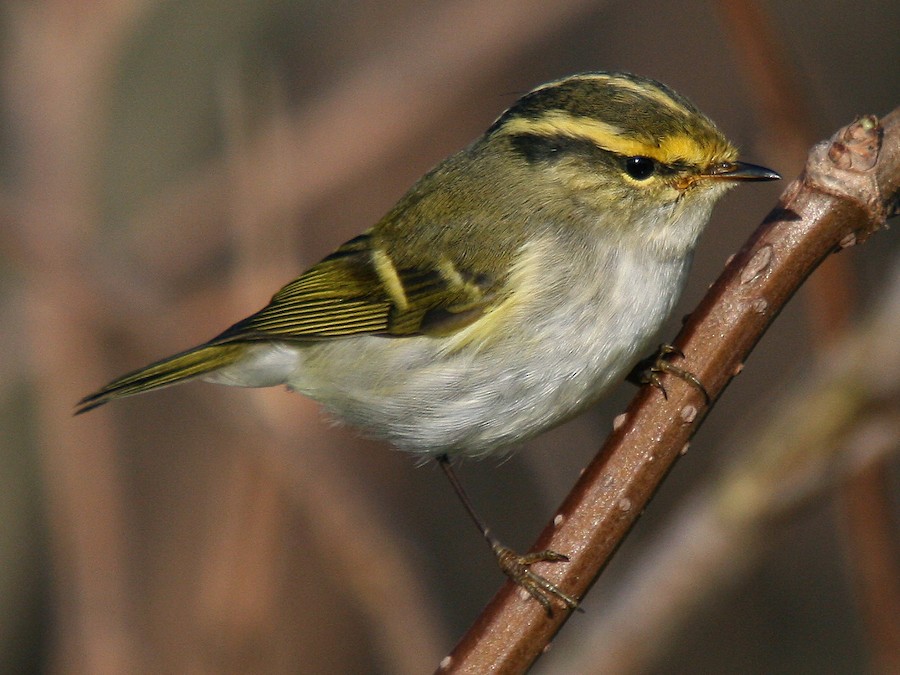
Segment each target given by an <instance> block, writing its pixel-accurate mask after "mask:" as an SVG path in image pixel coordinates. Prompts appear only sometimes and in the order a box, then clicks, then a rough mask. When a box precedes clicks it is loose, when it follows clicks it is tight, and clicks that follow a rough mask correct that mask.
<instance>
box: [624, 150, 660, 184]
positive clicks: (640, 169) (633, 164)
mask: <svg viewBox="0 0 900 675" xmlns="http://www.w3.org/2000/svg"><path fill="white" fill-rule="evenodd" d="M654 171H656V162H655V161H654V160H652V159H650V158H649V157H641V156H640V155H638V156H636V157H629V158H627V159H626V160H625V173H627V174H628V175H629V176H631V177H632V178H634V179H635V180H647V179H648V178H650V176H652V175H653V172H654Z"/></svg>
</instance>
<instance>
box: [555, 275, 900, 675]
mask: <svg viewBox="0 0 900 675" xmlns="http://www.w3.org/2000/svg"><path fill="white" fill-rule="evenodd" d="M898 262H900V261H898ZM886 290H887V292H886V293H885V294H883V295H882V297H881V298H880V302H879V305H878V308H877V311H876V312H874V314H873V316H872V317H871V318H870V319H868V320H866V321H865V322H863V323H862V324H861V325H859V326H857V327H856V328H855V329H854V330H852V331H850V332H849V333H848V334H845V335H844V336H843V338H842V339H841V340H840V342H839V343H837V344H835V345H834V347H833V349H832V350H831V351H830V353H829V355H826V356H823V357H822V358H820V359H818V360H817V361H816V363H815V364H814V365H813V366H812V367H810V368H807V369H804V371H803V374H802V376H801V377H800V378H798V380H797V381H796V382H793V383H792V384H791V388H790V390H788V391H787V392H785V393H783V394H782V395H780V396H778V398H777V399H775V400H773V401H770V402H769V405H768V406H767V407H766V419H765V420H764V423H763V425H762V426H761V428H759V429H758V430H755V431H754V433H753V438H749V439H748V438H747V437H746V434H745V433H741V435H740V436H739V435H738V434H737V433H735V434H731V435H730V437H729V438H725V439H723V442H722V443H721V445H723V446H725V447H729V448H730V452H729V457H730V460H729V466H728V467H727V468H726V469H725V470H724V471H723V472H719V473H718V474H717V475H716V476H715V477H713V478H712V480H711V481H710V482H708V483H706V484H704V485H703V486H701V487H699V488H697V489H695V490H693V491H692V494H691V496H690V498H689V499H687V500H686V502H685V503H684V504H683V505H681V506H680V507H679V509H678V510H677V511H676V513H675V514H674V515H673V517H671V518H670V519H669V522H668V523H667V524H666V526H665V528H664V530H663V532H662V533H661V534H660V536H658V537H656V538H654V540H653V542H652V543H651V544H650V545H649V546H646V547H644V549H643V550H642V551H641V553H640V555H639V556H638V558H637V559H636V560H635V561H634V562H633V564H632V565H630V566H629V569H628V572H627V573H626V574H627V577H626V578H624V579H620V580H619V583H617V584H616V587H615V589H613V590H612V591H611V593H610V597H609V598H607V599H606V600H605V602H604V603H603V609H602V612H599V613H595V615H594V616H592V617H591V619H592V621H591V625H589V626H588V627H587V630H586V631H582V633H581V635H580V638H579V640H578V647H577V648H576V649H575V650H573V651H574V653H567V654H566V655H565V656H564V657H563V659H562V660H563V661H564V663H562V664H561V663H559V662H556V663H554V671H556V672H565V673H591V672H603V673H604V675H624V674H626V673H638V672H647V671H648V670H650V669H651V668H653V667H654V665H655V664H656V661H657V660H658V659H659V658H660V657H661V656H663V655H664V654H666V653H667V651H668V650H669V649H670V648H671V647H672V644H673V639H674V637H675V636H677V635H679V634H680V631H681V630H683V627H684V626H685V625H686V624H689V623H690V622H691V620H692V619H693V618H694V617H695V615H696V614H698V613H700V612H701V611H702V610H703V609H705V608H706V607H707V606H708V605H709V604H710V601H711V600H712V599H713V598H715V597H721V596H722V594H723V592H724V591H727V589H730V588H733V587H734V586H735V585H736V584H737V583H738V582H739V581H740V580H742V579H745V578H746V576H747V574H748V572H749V571H750V570H751V569H753V568H754V566H755V565H756V564H757V563H758V562H759V560H760V559H761V558H762V557H763V556H765V555H766V554H767V553H769V552H771V551H772V550H773V549H774V548H776V547H777V546H778V542H779V539H781V538H783V537H781V538H780V537H779V536H777V535H778V529H779V528H777V527H773V525H774V524H777V523H784V522H790V521H791V520H792V519H793V517H794V516H795V515H796V514H797V513H798V512H799V511H800V510H801V509H802V508H803V507H804V506H806V505H808V504H809V502H810V501H812V500H813V499H816V498H819V497H821V496H823V495H830V494H832V493H833V491H834V489H835V487H837V486H839V485H841V484H842V483H844V482H845V481H846V480H847V479H848V478H852V477H854V476H856V475H861V474H865V473H869V472H870V471H872V470H873V468H875V467H878V466H881V465H882V464H883V463H885V462H886V461H887V460H888V459H889V458H890V457H891V456H892V454H893V455H896V453H897V452H898V450H900V448H898V441H900V406H898V404H897V403H896V402H897V401H898V399H900V352H898V350H897V348H896V339H897V317H898V316H900V266H898V267H897V268H896V269H895V274H894V279H893V280H892V282H891V283H890V284H889V286H888V287H887V289H886ZM742 426H746V425H742ZM881 475H882V476H884V473H883V472H881ZM874 520H875V521H876V523H880V522H881V521H880V520H879V519H874ZM881 534H882V538H881V540H880V541H881V544H882V547H883V548H884V549H886V550H890V546H889V545H886V544H885V543H884V542H885V540H886V539H889V533H888V532H886V531H882V532H881ZM773 535H775V536H773ZM876 553H881V555H882V559H884V558H887V556H884V555H883V553H882V552H881V551H876ZM894 559H896V558H894ZM888 567H889V566H888ZM859 582H860V583H864V584H872V585H876V584H877V586H878V591H879V593H880V594H881V596H882V597H883V598H884V601H883V602H882V603H881V604H880V606H879V609H880V611H882V612H886V611H888V609H889V607H890V606H891V604H890V603H891V598H892V596H893V595H894V594H895V592H896V586H897V584H898V582H900V579H898V578H897V576H896V574H893V575H892V574H891V573H890V570H889V569H886V568H885V567H884V566H882V568H881V574H877V575H871V576H870V577H865V578H861V579H859ZM888 616H889V615H887V614H886V615H885V617H884V618H885V619H887V618H888ZM891 618H893V619H894V625H896V615H893V616H892V617H891ZM877 624H878V625H885V622H884V621H879V622H877ZM649 636H652V639H648V637H649ZM889 637H890V636H889V634H884V635H881V636H879V639H878V640H877V641H876V642H877V644H880V645H890V644H891V642H890V639H889ZM893 653H894V654H895V655H900V649H897V648H895V649H894V650H893ZM884 656H885V657H887V656H888V654H887V653H885V654H884ZM882 663H884V664H885V667H883V668H881V669H880V670H878V671H877V672H886V673H887V672H896V671H897V668H896V667H893V668H891V667H889V665H888V664H889V662H888V661H887V658H885V659H883V660H882Z"/></svg>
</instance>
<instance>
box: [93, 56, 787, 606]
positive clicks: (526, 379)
mask: <svg viewBox="0 0 900 675" xmlns="http://www.w3.org/2000/svg"><path fill="white" fill-rule="evenodd" d="M778 178H780V176H779V175H778V174H777V173H776V172H774V171H772V170H770V169H767V168H765V167H761V166H757V165H753V164H748V163H745V162H742V161H738V152H737V150H736V148H735V146H734V145H733V144H732V143H731V142H729V141H728V140H727V138H726V137H725V136H724V134H723V133H722V132H721V131H720V130H719V129H718V127H717V126H716V125H715V124H714V123H713V122H712V121H711V120H710V119H709V118H708V117H707V116H706V115H704V114H703V113H702V112H700V110H699V109H697V108H696V107H695V106H694V105H693V104H692V103H691V102H690V101H688V100H687V99H686V98H684V97H682V96H681V95H679V94H677V93H675V92H674V91H672V90H671V89H669V88H668V87H667V86H665V85H663V84H662V83H660V82H657V81H655V80H652V79H649V78H645V77H640V76H637V75H633V74H630V73H624V72H604V71H595V72H585V73H579V74H575V75H570V76H567V77H563V78H560V79H557V80H554V81H551V82H548V83H546V84H543V85H541V86H539V87H537V88H535V89H533V90H532V91H530V92H528V93H526V94H525V95H524V96H522V97H521V98H519V99H518V100H517V101H516V102H515V103H513V105H512V106H511V107H509V108H508V109H507V110H505V111H504V112H503V113H502V114H501V115H500V116H499V117H498V118H497V119H496V120H495V121H494V122H493V123H492V124H491V125H490V126H489V128H488V129H487V130H486V131H485V132H484V134H483V135H482V136H480V137H479V138H478V139H476V140H475V141H474V142H473V143H471V144H470V145H468V146H467V147H466V148H464V149H463V150H461V151H459V152H457V153H456V154H453V155H451V156H450V157H448V158H446V159H445V160H443V161H442V162H440V163H439V164H437V166H435V167H434V168H433V169H432V170H431V171H429V172H428V173H426V174H425V175H424V176H423V177H422V178H421V179H419V180H418V181H417V182H416V183H415V184H414V185H413V186H412V187H411V188H410V189H409V191H408V192H407V193H406V194H405V195H404V196H402V197H401V198H400V199H399V201H398V202H397V203H396V205H395V206H394V207H393V208H391V209H390V210H389V211H388V212H387V214H386V215H385V216H384V217H383V218H381V220H379V221H378V222H376V223H375V224H374V225H373V226H372V227H370V228H369V229H367V230H365V231H364V232H363V233H362V234H360V235H358V236H356V237H354V238H352V239H350V240H349V241H347V242H346V243H344V244H343V245H341V246H340V247H338V248H337V249H336V250H335V251H334V252H333V253H331V254H330V255H328V256H326V257H325V258H324V259H322V260H321V261H320V262H319V263H317V264H315V265H313V266H312V267H311V268H309V269H308V270H306V271H305V272H303V273H302V274H301V275H300V276H299V277H297V278H296V279H294V280H293V281H290V282H289V283H287V285H285V286H284V287H283V288H281V290H279V291H278V292H277V293H275V295H274V296H273V297H272V298H271V300H270V301H269V303H268V304H267V305H265V306H264V307H263V308H262V309H260V310H259V311H257V312H255V313H253V314H251V315H250V316H248V317H247V318H245V319H242V320H240V321H238V322H237V323H235V324H234V325H232V326H231V327H229V328H226V329H225V330H224V331H223V332H221V333H220V334H219V335H217V336H215V337H214V338H212V339H211V340H209V341H208V342H205V343H203V344H201V345H199V346H195V347H192V348H190V349H187V350H186V351H183V352H180V353H178V354H175V355H173V356H169V357H167V358H164V359H162V360H160V361H157V362H155V363H152V364H150V365H148V366H146V367H143V368H140V369H138V370H135V371H133V372H131V373H128V374H126V375H123V376H122V377H119V378H117V379H115V380H113V381H112V382H110V383H109V384H107V385H106V386H104V387H102V388H100V389H99V390H97V391H95V392H94V393H92V394H90V395H88V396H86V397H84V398H83V399H82V400H81V401H79V403H78V404H77V407H76V414H81V413H84V412H87V411H89V410H92V409H94V408H96V407H98V406H101V405H103V404H105V403H107V402H109V401H112V400H113V399H118V398H122V397H126V396H132V395H135V394H141V393H145V392H148V391H151V390H155V389H159V388H162V387H166V386H169V385H174V384H177V383H181V382H185V381H188V380H194V379H201V380H205V381H207V382H213V383H218V384H224V385H232V386H240V387H270V386H276V385H286V386H287V387H288V388H289V389H290V390H292V391H296V392H299V393H301V394H304V395H306V396H308V397H310V398H312V399H314V400H316V401H318V402H319V403H320V404H321V405H322V406H323V407H324V409H325V410H326V411H327V412H328V414H329V415H331V416H333V417H334V418H336V419H337V420H339V421H341V422H344V423H346V424H348V425H351V426H353V427H356V428H358V429H360V430H361V431H362V432H363V433H365V434H367V435H369V436H372V437H375V438H378V439H382V440H384V441H386V442H388V443H389V444H391V445H392V446H394V447H396V448H398V449H400V450H404V451H407V452H410V453H413V454H415V455H417V456H419V457H425V458H435V459H437V460H438V462H439V463H440V465H441V466H442V468H443V469H444V471H445V473H446V474H447V476H448V478H449V479H450V482H451V484H452V485H453V487H454V489H455V490H456V492H457V494H459V496H460V498H461V499H462V500H463V504H464V506H465V508H466V509H467V511H468V512H469V515H470V516H471V517H472V518H473V520H474V521H475V523H476V525H477V526H478V528H479V530H480V531H481V534H482V535H483V536H484V538H485V539H486V540H487V542H488V544H489V545H490V546H491V549H492V550H493V551H494V554H495V555H496V557H497V560H498V563H499V565H500V568H501V570H502V571H503V572H504V573H505V574H506V575H507V576H508V577H509V578H510V579H512V580H513V581H514V582H515V583H517V584H519V585H520V586H522V587H523V588H525V589H526V590H527V591H528V593H529V594H530V595H531V596H532V597H533V598H534V599H535V600H537V601H538V602H540V604H541V605H543V607H544V608H545V609H546V610H547V611H548V612H550V611H551V607H552V603H553V602H561V603H562V604H563V605H564V606H565V607H568V608H575V607H577V604H578V601H577V599H576V598H573V597H571V596H569V595H567V594H566V593H564V592H563V591H562V590H561V589H559V588H558V587H557V586H556V585H554V584H552V583H550V582H549V581H548V580H546V579H545V578H544V577H542V576H540V575H538V574H537V573H535V572H533V571H532V570H531V569H530V567H531V565H533V564H534V563H535V562H537V561H551V562H561V561H565V560H567V557H566V556H565V555H564V554H562V553H558V552H554V551H540V552H536V553H530V554H525V555H520V554H518V553H515V552H514V551H512V550H511V549H509V548H507V547H506V546H504V545H503V544H501V543H500V541H499V540H498V539H497V538H496V537H495V536H494V535H493V533H492V532H491V531H490V529H489V528H488V527H487V526H486V524H485V523H484V522H483V521H482V520H481V519H480V518H479V517H478V515H477V513H476V511H475V509H474V508H473V507H472V505H471V501H470V500H469V499H468V496H467V495H466V494H465V490H464V489H463V487H462V485H461V483H460V481H459V480H458V478H457V477H456V475H455V473H454V471H453V467H452V463H451V462H452V461H453V460H454V459H455V458H461V457H486V456H498V455H502V454H505V453H508V452H510V451H511V450H513V449H515V448H516V447H519V446H520V445H521V444H522V443H523V442H524V441H526V440H528V439H530V438H533V437H534V436H536V435H538V434H540V433H541V432H543V431H545V430H547V429H549V428H551V427H554V426H556V425H558V424H560V423H561V422H563V421H565V420H567V419H569V418H571V417H573V416H575V415H577V414H578V413H580V412H581V411H583V410H584V409H585V408H586V407H587V406H589V405H591V404H592V403H594V402H595V401H597V400H598V399H599V398H600V397H601V396H602V395H604V394H605V393H606V392H607V391H608V390H610V389H611V388H612V387H613V386H614V385H616V384H617V383H618V382H620V381H621V380H622V379H623V378H624V377H625V375H627V374H628V373H629V372H630V371H631V369H632V368H633V367H634V366H635V364H636V363H637V362H638V360H639V359H640V358H641V356H642V355H643V354H644V353H645V352H647V351H648V350H649V348H650V347H651V345H652V343H653V338H654V336H655V334H656V333H657V332H658V330H659V329H660V327H661V326H662V324H663V322H664V321H665V320H666V318H667V317H668V315H669V314H670V312H671V310H672V308H673V306H674V305H675V303H676V302H677V300H678V298H679V296H680V294H681V292H682V290H683V288H684V286H685V282H686V278H687V274H688V270H689V268H690V264H691V259H692V257H693V252H694V249H695V247H696V245H697V242H698V239H699V237H700V235H701V233H702V232H703V230H704V228H705V227H706V225H707V223H708V221H709V218H710V213H711V210H712V208H713V205H714V204H715V203H716V202H717V201H718V200H719V199H720V198H721V197H722V196H723V195H724V194H725V193H726V192H727V191H728V190H729V188H731V187H733V186H735V185H737V184H738V183H740V182H746V181H768V180H776V179H778Z"/></svg>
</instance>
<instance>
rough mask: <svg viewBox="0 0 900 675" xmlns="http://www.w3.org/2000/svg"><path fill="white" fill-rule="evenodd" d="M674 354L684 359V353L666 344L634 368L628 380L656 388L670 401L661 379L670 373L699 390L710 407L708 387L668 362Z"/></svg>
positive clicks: (689, 373)
mask: <svg viewBox="0 0 900 675" xmlns="http://www.w3.org/2000/svg"><path fill="white" fill-rule="evenodd" d="M673 354H674V355H675V356H677V357H678V358H682V359H683V358H684V352H682V351H681V350H680V349H678V348H677V347H674V346H672V345H665V344H664V345H660V346H659V349H658V350H657V351H656V353H655V354H653V355H652V356H650V357H648V358H646V359H644V360H642V361H639V362H638V364H637V365H636V366H635V367H634V370H632V371H631V373H630V374H629V375H628V380H629V381H631V382H634V383H636V384H639V385H640V384H649V385H650V386H653V387H656V388H657V389H659V390H660V392H662V395H663V398H665V399H666V400H668V399H669V395H668V393H667V392H666V388H665V386H663V383H662V380H661V379H660V377H659V376H660V374H661V373H668V374H669V375H674V376H675V377H678V378H680V379H682V380H684V381H685V382H687V383H688V384H690V385H691V386H693V387H694V388H695V389H697V390H698V391H699V392H700V393H701V394H703V400H704V401H705V402H706V404H707V405H709V403H710V401H711V399H710V397H709V392H707V391H706V387H704V386H703V383H702V382H701V381H700V380H699V379H698V378H697V376H696V375H694V374H693V373H691V372H689V371H687V370H684V369H683V368H679V367H678V366H676V365H674V364H673V363H671V362H670V361H668V360H667V358H666V357H668V356H671V355H673Z"/></svg>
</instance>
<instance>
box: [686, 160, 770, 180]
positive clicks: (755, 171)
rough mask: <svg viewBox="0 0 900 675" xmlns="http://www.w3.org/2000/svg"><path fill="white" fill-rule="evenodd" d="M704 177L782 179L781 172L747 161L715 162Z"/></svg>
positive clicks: (721, 178)
mask: <svg viewBox="0 0 900 675" xmlns="http://www.w3.org/2000/svg"><path fill="white" fill-rule="evenodd" d="M703 178H716V179H720V180H780V179H781V174H778V173H776V172H775V171H772V169H767V168H766V167H764V166H756V164H747V163H746V162H722V163H721V164H715V165H713V166H711V167H709V169H707V170H706V171H705V172H704V173H703Z"/></svg>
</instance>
